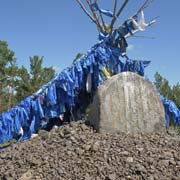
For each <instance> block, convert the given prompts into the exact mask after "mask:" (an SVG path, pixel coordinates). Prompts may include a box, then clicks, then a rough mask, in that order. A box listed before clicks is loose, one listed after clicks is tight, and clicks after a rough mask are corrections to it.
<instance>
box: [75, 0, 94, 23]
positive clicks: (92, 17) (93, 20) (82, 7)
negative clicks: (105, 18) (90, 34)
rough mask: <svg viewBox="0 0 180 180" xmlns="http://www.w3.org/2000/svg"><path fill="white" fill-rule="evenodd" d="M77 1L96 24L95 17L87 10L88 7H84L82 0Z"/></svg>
mask: <svg viewBox="0 0 180 180" xmlns="http://www.w3.org/2000/svg"><path fill="white" fill-rule="evenodd" d="M76 2H77V3H78V4H79V5H80V7H81V9H82V10H83V11H84V13H85V14H86V15H87V16H88V17H89V18H90V19H91V20H92V21H93V22H94V23H95V24H96V21H95V19H94V18H93V17H92V16H91V14H90V13H89V12H88V11H87V9H86V8H85V7H84V5H83V3H82V2H81V0H76Z"/></svg>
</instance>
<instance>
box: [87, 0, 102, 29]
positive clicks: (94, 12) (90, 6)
mask: <svg viewBox="0 0 180 180" xmlns="http://www.w3.org/2000/svg"><path fill="white" fill-rule="evenodd" d="M86 2H87V4H88V6H89V8H90V10H91V12H92V14H93V17H94V19H95V22H96V25H97V27H98V29H99V31H100V32H103V28H102V26H101V23H100V22H99V19H98V17H97V15H96V11H95V10H94V8H93V7H92V3H91V0H86Z"/></svg>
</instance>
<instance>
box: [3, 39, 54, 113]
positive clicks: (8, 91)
mask: <svg viewBox="0 0 180 180" xmlns="http://www.w3.org/2000/svg"><path fill="white" fill-rule="evenodd" d="M43 59H44V58H43V57H39V56H37V55H35V56H33V57H30V58H29V66H30V67H29V69H30V70H29V71H28V70H27V68H26V67H25V66H21V67H19V66H18V64H17V59H16V58H15V53H14V52H13V51H12V50H10V49H9V47H8V43H7V42H6V41H0V113H2V112H4V111H6V110H8V109H10V108H11V107H13V106H15V105H16V104H17V103H18V102H20V101H21V100H22V99H24V98H25V97H27V96H30V95H32V94H33V93H34V92H36V91H37V90H38V89H39V88H40V87H41V86H42V85H43V84H45V83H47V82H48V81H49V80H51V79H52V78H53V77H54V76H55V70H54V69H53V67H43Z"/></svg>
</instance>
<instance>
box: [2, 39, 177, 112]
mask: <svg viewBox="0 0 180 180" xmlns="http://www.w3.org/2000/svg"><path fill="white" fill-rule="evenodd" d="M82 55H83V54H82V53H78V54H77V55H76V57H75V59H74V60H73V61H76V60H77V59H78V58H79V57H81V56H82ZM43 60H44V58H43V57H39V56H37V55H36V56H33V57H30V58H29V66H30V67H29V69H30V70H29V71H28V70H27V68H26V67H25V66H21V67H19V66H18V64H17V59H16V58H15V53H14V52H13V51H12V50H10V49H9V47H8V43H7V42H6V41H0V113H2V112H4V111H6V110H8V109H10V108H11V107H13V106H15V105H16V104H17V103H18V102H20V101H21V100H22V99H24V98H25V97H27V96H30V95H32V94H33V93H34V92H36V91H37V90H38V89H39V88H40V87H41V86H42V85H43V84H46V83H47V82H49V81H50V80H51V79H52V78H53V77H54V76H55V70H54V69H53V67H52V66H51V67H43ZM154 77H155V81H154V85H155V86H156V88H157V90H158V91H159V93H160V94H162V95H163V96H165V97H166V98H168V99H170V100H172V101H174V102H175V104H176V105H177V107H178V108H179V109H180V84H179V83H177V84H175V85H173V86H171V85H170V84H169V81H168V80H167V79H166V78H164V77H162V76H161V75H160V74H159V73H158V72H157V73H156V74H155V75H154Z"/></svg>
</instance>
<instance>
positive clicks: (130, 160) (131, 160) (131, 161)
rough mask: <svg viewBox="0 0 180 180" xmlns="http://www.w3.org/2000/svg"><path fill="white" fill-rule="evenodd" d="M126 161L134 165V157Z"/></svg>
mask: <svg viewBox="0 0 180 180" xmlns="http://www.w3.org/2000/svg"><path fill="white" fill-rule="evenodd" d="M126 161H127V162H128V163H133V161H134V159H133V157H127V159H126Z"/></svg>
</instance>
